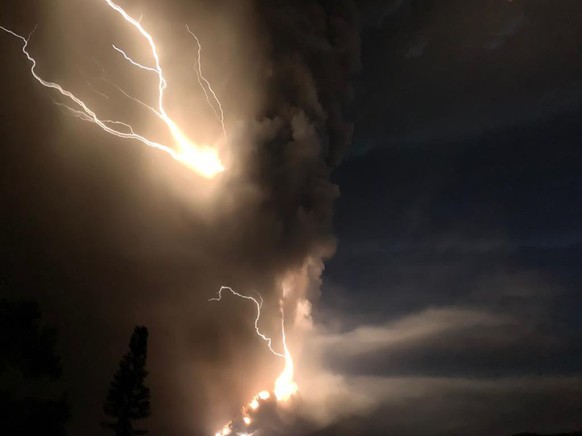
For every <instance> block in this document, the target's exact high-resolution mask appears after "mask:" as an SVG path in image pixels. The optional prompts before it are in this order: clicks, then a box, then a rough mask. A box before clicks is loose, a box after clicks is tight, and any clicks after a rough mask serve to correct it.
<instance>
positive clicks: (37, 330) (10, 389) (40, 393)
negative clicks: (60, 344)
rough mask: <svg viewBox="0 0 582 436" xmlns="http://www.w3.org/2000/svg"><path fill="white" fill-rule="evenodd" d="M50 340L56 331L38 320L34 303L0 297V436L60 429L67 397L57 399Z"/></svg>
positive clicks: (48, 434)
mask: <svg viewBox="0 0 582 436" xmlns="http://www.w3.org/2000/svg"><path fill="white" fill-rule="evenodd" d="M55 344H56V332H55V330H54V329H53V328H52V327H49V326H47V325H44V324H43V323H42V322H41V312H40V308H39V306H38V304H37V303H36V302H34V301H16V300H5V299H2V300H0V411H1V412H0V434H1V435H3V436H4V435H6V436H12V435H28V434H38V435H41V434H42V435H43V436H63V435H64V434H65V422H66V421H67V419H68V418H69V403H68V400H67V398H66V396H63V395H61V396H60V399H58V398H57V397H58V396H59V394H58V392H59V391H60V388H59V387H58V385H55V383H56V382H57V380H58V379H59V378H60V375H61V365H60V359H59V357H58V356H57V354H56V352H55ZM47 381H51V382H53V383H49V384H47V383H46V382H47ZM47 388H48V390H47Z"/></svg>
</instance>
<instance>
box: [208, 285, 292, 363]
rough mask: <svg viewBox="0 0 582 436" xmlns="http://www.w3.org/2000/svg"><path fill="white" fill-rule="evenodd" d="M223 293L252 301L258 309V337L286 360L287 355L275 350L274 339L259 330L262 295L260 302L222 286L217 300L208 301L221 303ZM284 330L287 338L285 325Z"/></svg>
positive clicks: (256, 322)
mask: <svg viewBox="0 0 582 436" xmlns="http://www.w3.org/2000/svg"><path fill="white" fill-rule="evenodd" d="M223 291H228V292H230V293H231V294H232V295H235V296H236V297H239V298H242V299H244V300H249V301H252V302H253V303H254V304H255V306H256V308H257V316H256V317H255V332H256V333H257V335H258V336H259V337H260V338H261V339H262V340H263V341H265V342H266V343H267V347H269V350H270V351H271V353H273V354H274V355H275V356H277V357H281V358H283V359H285V354H281V353H279V352H278V351H276V350H275V349H274V348H273V339H271V338H269V337H268V336H265V335H264V334H263V333H261V330H260V329H259V321H260V319H261V308H262V307H263V297H262V296H261V294H259V300H257V299H256V298H254V297H251V296H249V295H244V294H241V293H239V292H236V291H235V290H234V289H232V288H230V287H228V286H221V288H220V290H219V291H218V294H217V296H216V297H215V298H211V299H209V300H208V301H220V300H222V292H223ZM282 328H283V338H284V337H285V336H284V334H285V325H284V324H283V325H282ZM283 342H284V348H286V347H287V345H286V343H285V340H283Z"/></svg>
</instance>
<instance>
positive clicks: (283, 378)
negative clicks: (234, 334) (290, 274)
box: [210, 286, 299, 425]
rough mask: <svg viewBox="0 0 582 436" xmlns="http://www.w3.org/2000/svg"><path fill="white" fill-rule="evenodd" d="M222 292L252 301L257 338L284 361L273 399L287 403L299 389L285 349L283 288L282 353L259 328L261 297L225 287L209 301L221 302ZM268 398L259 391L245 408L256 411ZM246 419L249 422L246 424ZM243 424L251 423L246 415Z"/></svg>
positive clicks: (263, 392)
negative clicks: (254, 309) (254, 308)
mask: <svg viewBox="0 0 582 436" xmlns="http://www.w3.org/2000/svg"><path fill="white" fill-rule="evenodd" d="M224 291H228V292H230V293H231V294H233V295H235V296H237V297H239V298H242V299H244V300H249V301H252V302H253V303H254V304H255V307H256V308H257V316H256V317H255V324H254V325H255V331H256V333H257V336H259V337H260V338H261V339H262V340H263V341H265V342H266V343H267V346H268V348H269V350H270V351H271V353H272V354H274V355H275V356H277V357H280V358H282V359H284V360H285V367H284V368H283V371H282V372H281V374H280V375H279V377H277V380H275V386H274V390H273V394H274V395H275V399H276V400H277V401H279V402H286V401H289V400H290V399H291V398H292V397H293V396H294V395H295V394H296V393H297V391H298V390H299V388H298V386H297V383H295V381H294V375H295V368H294V364H293V357H292V356H291V353H290V351H289V348H288V347H287V335H286V330H285V310H284V302H285V296H286V290H285V287H283V298H282V299H281V300H279V309H280V312H281V342H282V345H283V352H282V353H281V352H278V351H276V350H275V349H274V348H273V340H272V339H271V338H269V337H268V336H265V335H264V334H263V333H262V332H261V330H260V328H259V321H260V319H261V309H262V307H263V298H262V297H261V295H260V294H259V298H258V299H257V298H254V297H251V296H249V295H244V294H241V293H239V292H236V291H235V290H234V289H232V288H229V287H227V286H222V287H221V288H220V290H219V291H218V296H217V297H215V298H211V299H210V301H221V300H222V293H223V292H224ZM270 398H271V393H270V392H269V391H261V392H259V393H258V394H257V395H256V396H255V397H254V398H253V399H252V400H251V401H250V402H249V403H248V405H247V406H246V407H247V409H246V410H247V411H248V410H249V409H250V410H251V411H256V410H258V409H259V407H260V406H261V403H260V401H259V400H262V401H266V400H268V399H270ZM244 410H245V409H243V411H244ZM247 419H248V420H249V422H248V423H247ZM243 422H244V423H245V424H246V425H249V423H250V422H251V421H250V417H249V416H248V415H247V416H244V417H243Z"/></svg>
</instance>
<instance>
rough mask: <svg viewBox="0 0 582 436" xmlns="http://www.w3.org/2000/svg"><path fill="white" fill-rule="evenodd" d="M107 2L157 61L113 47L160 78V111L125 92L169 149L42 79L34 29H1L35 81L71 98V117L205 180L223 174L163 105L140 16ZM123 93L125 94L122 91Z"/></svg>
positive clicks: (163, 84) (213, 156) (212, 153)
mask: <svg viewBox="0 0 582 436" xmlns="http://www.w3.org/2000/svg"><path fill="white" fill-rule="evenodd" d="M104 1H105V3H106V4H107V5H108V6H109V7H110V8H111V9H113V10H114V11H116V12H117V13H118V14H119V15H120V16H121V17H122V18H123V19H124V20H125V21H126V22H127V23H129V24H130V25H131V26H132V27H133V28H135V29H136V30H137V31H138V32H139V33H140V35H141V36H142V37H143V39H145V40H146V41H147V43H148V45H149V48H150V51H151V55H152V57H153V60H154V67H146V66H144V65H142V64H139V63H137V62H135V61H133V60H132V59H131V58H130V57H129V56H128V55H127V54H126V53H125V52H124V51H123V50H121V49H120V48H118V47H116V46H113V48H114V50H116V51H118V52H119V53H121V54H122V55H123V56H124V58H125V59H126V60H127V61H128V62H130V63H131V64H132V65H134V66H135V67H138V68H141V69H144V70H147V71H150V72H152V73H155V74H156V76H157V79H158V86H157V88H158V99H157V100H158V101H157V108H153V107H151V106H149V105H146V104H145V103H143V102H141V101H140V100H138V99H136V98H134V97H131V96H129V95H128V94H126V93H124V94H125V95H126V96H128V97H129V98H132V99H133V100H135V101H136V102H138V103H141V104H142V105H144V106H146V107H147V108H149V109H150V110H151V111H152V112H153V113H154V114H155V115H156V116H157V117H158V118H159V119H160V120H161V121H162V122H163V123H164V124H165V125H166V127H167V129H168V131H169V133H170V134H171V136H172V138H173V140H174V146H173V147H172V146H169V145H166V144H162V143H159V142H157V141H153V140H151V139H149V138H146V137H145V136H142V135H140V134H138V133H136V132H135V130H134V128H133V127H132V126H131V125H129V124H127V123H123V122H121V121H113V120H102V119H100V118H99V117H98V116H97V114H96V113H95V112H94V111H93V110H92V109H91V108H90V107H89V105H88V104H87V103H85V102H84V101H83V100H81V99H80V98H79V97H77V96H76V95H75V94H73V93H72V92H71V91H69V90H67V89H65V88H63V87H62V86H61V85H60V84H58V83H55V82H51V81H48V80H45V79H44V78H42V77H41V76H40V75H39V74H38V73H37V71H36V67H37V62H36V60H35V59H34V58H33V57H32V56H31V55H30V52H29V51H28V44H29V41H30V38H31V37H32V35H33V33H34V31H35V30H36V28H35V30H33V31H32V32H31V33H30V34H29V35H28V36H27V37H24V36H22V35H20V34H18V33H16V32H14V31H12V30H10V29H7V28H6V27H3V26H0V29H1V30H3V31H4V32H6V33H8V34H10V35H12V36H14V37H15V38H18V39H19V40H20V41H21V42H22V53H23V54H24V55H25V56H26V58H27V59H28V61H29V62H30V65H31V67H30V72H31V74H32V76H33V77H34V79H36V81H38V82H39V83H40V84H41V85H42V86H44V87H46V88H50V89H53V90H55V91H57V92H59V93H60V94H61V95H62V96H63V97H65V98H66V99H68V101H70V102H72V103H73V104H74V107H69V110H70V112H71V113H72V114H74V115H75V116H76V117H78V118H80V119H82V120H84V121H88V122H91V123H93V124H96V125H97V126H99V127H100V128H101V129H102V130H103V131H105V132H106V133H109V134H110V135H113V136H116V137H118V138H122V139H131V140H136V141H139V142H141V143H142V144H144V145H146V146H148V147H151V148H154V149H157V150H160V151H163V152H164V153H166V154H168V155H169V156H171V157H172V158H173V159H175V160H176V161H178V162H180V163H182V164H183V165H185V166H187V167H188V168H190V169H191V170H193V171H195V172H197V173H198V174H200V175H201V176H203V177H206V178H213V177H214V176H216V175H217V174H218V173H220V172H222V171H224V166H223V164H222V162H221V160H220V158H219V156H218V152H217V150H216V149H214V148H213V147H209V146H201V145H198V144H196V143H194V142H193V141H191V140H190V139H189V138H188V137H187V136H186V135H185V134H184V133H183V132H182V130H181V129H180V128H179V127H178V125H177V124H176V122H175V121H174V120H173V119H172V118H171V117H170V116H169V115H168V113H167V111H166V108H165V106H164V93H165V90H166V88H167V86H168V83H167V81H166V79H165V77H164V73H163V69H162V67H161V64H160V58H159V54H158V50H157V47H156V44H155V42H154V40H153V38H152V36H151V35H150V34H149V33H148V32H147V31H146V30H145V29H144V27H143V26H142V25H141V23H140V21H141V17H140V19H139V20H136V19H134V18H133V17H131V16H130V15H129V14H128V13H127V12H126V11H125V10H124V9H123V8H122V7H120V6H119V5H117V4H116V3H115V2H113V1H112V0H104ZM122 92H123V91H122Z"/></svg>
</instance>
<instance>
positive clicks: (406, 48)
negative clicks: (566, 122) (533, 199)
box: [352, 0, 582, 153]
mask: <svg viewBox="0 0 582 436" xmlns="http://www.w3.org/2000/svg"><path fill="white" fill-rule="evenodd" d="M483 4H484V3H482V2H480V1H456V0H446V1H441V2H434V1H427V2H405V3H404V4H403V5H402V6H401V7H400V8H399V9H398V10H397V11H396V13H394V14H391V15H389V16H388V17H387V19H386V20H385V21H384V24H383V26H381V27H380V28H379V29H375V30H370V31H368V32H366V33H364V39H363V41H364V43H363V55H362V62H363V64H364V69H363V71H362V75H361V77H360V78H359V84H358V88H357V89H358V92H357V94H358V97H359V99H358V106H359V107H360V108H361V109H360V110H359V111H358V118H357V122H356V130H355V141H354V147H352V151H353V152H354V153H358V152H359V153H363V152H366V151H367V150H370V149H372V148H379V147H397V146H401V145H403V144H410V145H413V144H414V145H423V144H425V143H431V144H434V142H435V141H436V142H441V141H451V140H456V139H458V138H460V137H468V136H473V137H476V136H478V135H480V134H483V133H486V132H491V131H496V130H500V129H504V128H506V127H508V126H516V127H517V126H524V125H528V124H529V123H535V122H540V120H543V119H545V118H547V117H548V116H549V115H548V112H551V113H553V114H556V113H564V112H572V111H573V110H575V109H576V101H579V100H580V89H581V88H580V82H579V71H580V68H581V66H580V58H579V56H577V54H576V53H577V52H578V48H577V43H576V41H578V40H579V39H580V34H579V29H580V26H579V23H580V20H581V19H582V18H581V15H580V9H579V5H578V4H577V2H576V1H575V0H574V1H572V0H566V1H563V2H561V3H560V6H559V7H556V6H555V4H553V3H549V2H545V1H524V2H519V1H514V2H508V1H499V2H492V3H490V4H488V5H487V6H486V7H485V6H483ZM490 44H493V46H494V47H497V49H496V50H485V49H484V48H483V47H484V46H488V45H490ZM492 48H493V47H492ZM556 65H560V66H559V67H558V68H555V66H556ZM566 90H567V91H566ZM556 94H559V95H561V97H559V98H558V97H557V95H556ZM552 95H554V97H551V96H552ZM573 95H576V96H577V97H575V98H573V97H572V96H573ZM573 100H575V101H574V102H573ZM385 119H390V120H391V122H389V123H387V122H385V121H384V120H385Z"/></svg>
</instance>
